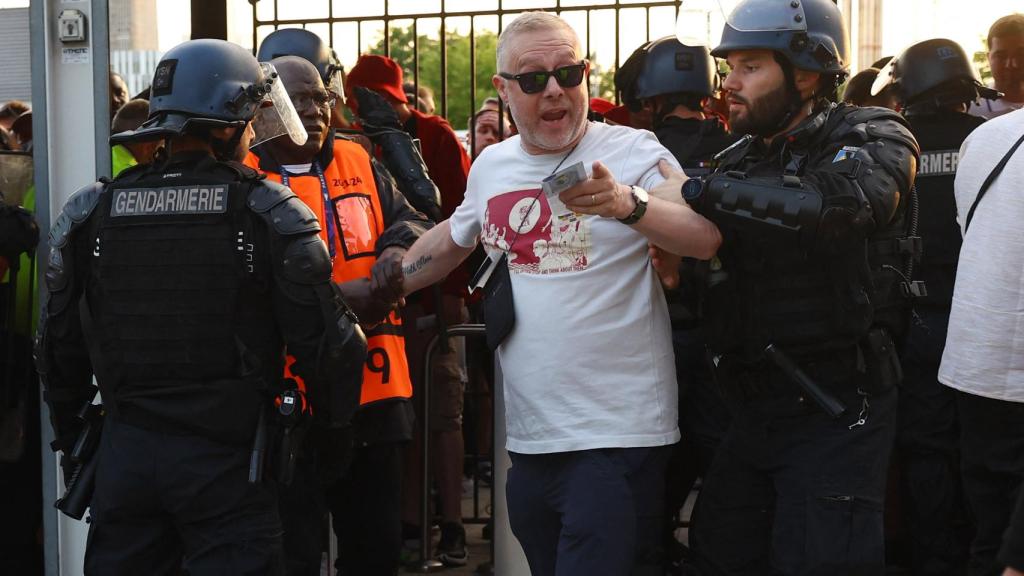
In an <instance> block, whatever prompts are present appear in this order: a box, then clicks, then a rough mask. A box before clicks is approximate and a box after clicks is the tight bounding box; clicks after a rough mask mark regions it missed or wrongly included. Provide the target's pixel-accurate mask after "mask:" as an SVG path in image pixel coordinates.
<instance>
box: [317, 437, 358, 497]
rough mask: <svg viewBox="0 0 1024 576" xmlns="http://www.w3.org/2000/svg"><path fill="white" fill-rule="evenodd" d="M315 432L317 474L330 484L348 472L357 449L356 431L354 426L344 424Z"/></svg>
mask: <svg viewBox="0 0 1024 576" xmlns="http://www.w3.org/2000/svg"><path fill="white" fill-rule="evenodd" d="M315 434H316V438H317V442H316V446H317V455H316V470H317V476H318V477H319V478H320V480H321V482H323V483H324V484H325V485H330V484H333V483H335V482H337V481H338V480H340V479H342V478H344V477H345V475H346V474H348V469H349V467H350V466H351V465H352V457H353V455H354V454H353V452H354V450H355V446H354V437H355V432H354V430H353V428H352V426H343V427H338V428H320V429H319V430H316V431H315Z"/></svg>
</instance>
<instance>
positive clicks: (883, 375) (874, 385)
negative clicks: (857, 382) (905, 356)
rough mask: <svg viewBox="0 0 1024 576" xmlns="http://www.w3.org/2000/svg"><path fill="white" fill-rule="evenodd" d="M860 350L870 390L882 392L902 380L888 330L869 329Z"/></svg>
mask: <svg viewBox="0 0 1024 576" xmlns="http://www.w3.org/2000/svg"><path fill="white" fill-rule="evenodd" d="M861 350H862V351H863V353H864V365H865V369H866V373H867V377H868V382H869V387H870V388H871V390H870V391H871V392H884V391H886V390H889V389H890V388H893V387H894V386H898V385H899V383H900V381H901V380H903V368H902V367H901V366H900V358H899V355H897V354H896V345H895V344H894V343H893V340H892V337H891V336H890V335H889V332H888V331H886V330H884V329H882V328H875V329H873V330H871V331H869V332H868V333H867V336H865V337H864V340H863V343H862V344H861Z"/></svg>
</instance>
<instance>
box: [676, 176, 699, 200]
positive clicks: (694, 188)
mask: <svg viewBox="0 0 1024 576" xmlns="http://www.w3.org/2000/svg"><path fill="white" fill-rule="evenodd" d="M681 192H682V195H683V200H685V201H686V203H687V204H693V203H694V201H696V200H700V197H701V196H702V195H703V194H704V180H703V179H701V178H689V179H687V180H686V182H683V188H682V190H681Z"/></svg>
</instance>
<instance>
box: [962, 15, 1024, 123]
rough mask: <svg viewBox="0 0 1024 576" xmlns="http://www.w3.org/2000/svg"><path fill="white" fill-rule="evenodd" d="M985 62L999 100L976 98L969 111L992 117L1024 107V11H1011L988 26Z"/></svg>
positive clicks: (983, 116) (988, 117)
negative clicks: (1022, 12)
mask: <svg viewBox="0 0 1024 576" xmlns="http://www.w3.org/2000/svg"><path fill="white" fill-rule="evenodd" d="M988 65H989V68H990V69H991V70H992V84H993V88H995V89H996V90H999V91H1000V92H1002V93H1003V97H1002V98H1000V99H999V100H986V99H984V98H982V99H979V100H978V101H976V102H975V103H974V104H973V105H972V106H971V109H970V110H969V111H968V112H969V113H970V114H974V115H975V116H981V117H982V118H987V119H992V118H995V117H997V116H1002V115H1003V114H1006V113H1009V112H1013V111H1014V110H1020V109H1021V108H1024V14H1010V15H1009V16H1003V17H1002V18H1000V19H998V20H996V21H995V22H994V23H993V24H992V27H991V28H989V29H988Z"/></svg>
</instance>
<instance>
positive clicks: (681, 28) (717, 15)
mask: <svg viewBox="0 0 1024 576" xmlns="http://www.w3.org/2000/svg"><path fill="white" fill-rule="evenodd" d="M724 25H725V9H724V8H723V6H722V2H721V0H683V2H682V3H681V4H680V6H679V16H678V17H677V18H676V39H677V40H679V42H681V43H683V44H685V45H687V46H718V45H719V44H720V43H721V41H722V27H723V26H724Z"/></svg>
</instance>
